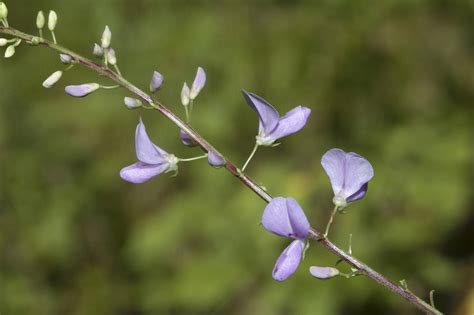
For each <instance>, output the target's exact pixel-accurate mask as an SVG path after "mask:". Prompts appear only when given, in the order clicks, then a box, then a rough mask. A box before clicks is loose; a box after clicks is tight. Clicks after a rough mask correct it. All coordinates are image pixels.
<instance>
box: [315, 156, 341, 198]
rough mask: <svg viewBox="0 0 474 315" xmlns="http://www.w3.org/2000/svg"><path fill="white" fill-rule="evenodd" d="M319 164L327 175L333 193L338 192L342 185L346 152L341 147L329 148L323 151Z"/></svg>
mask: <svg viewBox="0 0 474 315" xmlns="http://www.w3.org/2000/svg"><path fill="white" fill-rule="evenodd" d="M321 165H322V166H323V168H324V171H326V174H327V175H328V177H329V181H330V182H331V186H332V190H333V191H334V195H337V194H339V192H340V191H341V190H342V188H343V186H344V169H345V165H346V153H345V152H344V151H343V150H341V149H331V150H329V151H327V152H326V153H324V155H323V157H322V158H321Z"/></svg>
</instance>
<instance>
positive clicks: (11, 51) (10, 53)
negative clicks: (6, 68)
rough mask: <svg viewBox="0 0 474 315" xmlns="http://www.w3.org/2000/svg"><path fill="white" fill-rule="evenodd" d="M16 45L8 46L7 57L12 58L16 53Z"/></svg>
mask: <svg viewBox="0 0 474 315" xmlns="http://www.w3.org/2000/svg"><path fill="white" fill-rule="evenodd" d="M15 47H16V46H15V45H14V44H13V45H10V46H8V47H7V49H6V50H5V55H4V56H5V58H10V57H11V56H13V55H14V54H15Z"/></svg>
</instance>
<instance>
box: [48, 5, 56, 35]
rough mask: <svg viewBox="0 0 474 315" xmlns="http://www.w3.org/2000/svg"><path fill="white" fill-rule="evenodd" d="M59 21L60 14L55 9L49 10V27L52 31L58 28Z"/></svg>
mask: <svg viewBox="0 0 474 315" xmlns="http://www.w3.org/2000/svg"><path fill="white" fill-rule="evenodd" d="M57 23H58V15H57V14H56V12H54V11H53V10H51V11H49V16H48V29H49V30H50V31H51V32H52V31H54V29H55V28H56V24H57Z"/></svg>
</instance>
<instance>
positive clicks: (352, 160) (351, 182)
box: [321, 149, 374, 208]
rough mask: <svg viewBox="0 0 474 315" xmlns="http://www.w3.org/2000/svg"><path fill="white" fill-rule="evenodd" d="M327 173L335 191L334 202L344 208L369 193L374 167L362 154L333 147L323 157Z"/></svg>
mask: <svg viewBox="0 0 474 315" xmlns="http://www.w3.org/2000/svg"><path fill="white" fill-rule="evenodd" d="M321 165H322V166H323V168H324V170H325V171H326V174H327V175H328V177H329V180H330V181H331V185H332V190H333V191H334V199H333V202H334V204H335V205H336V206H337V207H339V208H344V207H346V206H347V205H348V203H351V202H353V201H356V200H359V199H362V198H363V197H364V196H365V194H366V193H367V189H368V185H369V184H368V182H369V181H370V180H371V179H372V177H374V169H373V168H372V165H370V163H369V161H367V160H366V159H364V158H363V157H362V156H360V155H358V154H356V153H354V152H349V153H346V152H344V151H343V150H341V149H331V150H329V151H328V152H326V153H325V154H324V155H323V157H322V159H321Z"/></svg>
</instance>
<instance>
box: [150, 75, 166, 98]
mask: <svg viewBox="0 0 474 315" xmlns="http://www.w3.org/2000/svg"><path fill="white" fill-rule="evenodd" d="M163 81H164V77H163V75H162V74H161V73H159V72H158V71H153V76H152V77H151V81H150V91H151V92H152V93H155V92H156V91H158V90H159V89H160V88H161V85H162V84H163Z"/></svg>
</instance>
